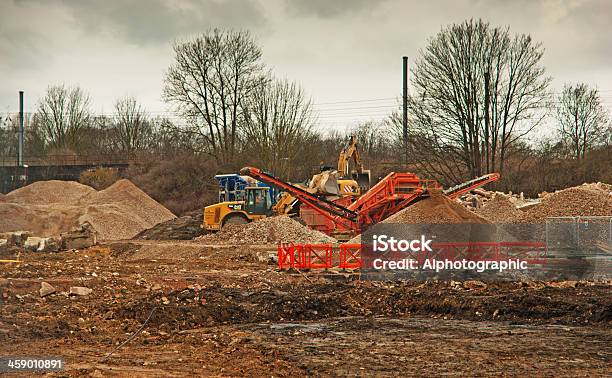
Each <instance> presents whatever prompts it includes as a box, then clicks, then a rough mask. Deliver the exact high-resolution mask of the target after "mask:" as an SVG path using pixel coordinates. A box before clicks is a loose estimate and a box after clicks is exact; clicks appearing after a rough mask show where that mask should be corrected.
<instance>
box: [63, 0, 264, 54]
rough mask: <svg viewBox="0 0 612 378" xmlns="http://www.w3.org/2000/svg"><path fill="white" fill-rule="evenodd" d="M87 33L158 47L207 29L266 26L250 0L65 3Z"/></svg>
mask: <svg viewBox="0 0 612 378" xmlns="http://www.w3.org/2000/svg"><path fill="white" fill-rule="evenodd" d="M65 5H66V6H67V7H68V8H69V9H70V11H71V12H72V13H73V15H74V18H75V21H76V22H77V24H78V25H79V26H80V27H81V28H83V29H84V30H85V31H86V32H89V33H91V34H94V35H95V34H97V33H100V32H108V33H111V34H116V35H118V36H119V37H122V38H125V39H126V40H127V41H128V42H130V43H133V44H137V45H148V44H157V43H163V42H167V41H171V40H173V39H175V38H177V37H182V36H185V35H191V34H196V33H201V32H204V31H206V30H208V29H210V28H215V27H221V28H233V29H254V28H258V27H262V26H263V25H264V24H265V17H264V13H263V10H262V9H261V7H260V6H259V4H257V3H255V2H254V1H252V0H235V1H232V2H231V3H227V2H223V1H218V0H189V1H171V0H128V1H94V0H88V1H66V2H65Z"/></svg>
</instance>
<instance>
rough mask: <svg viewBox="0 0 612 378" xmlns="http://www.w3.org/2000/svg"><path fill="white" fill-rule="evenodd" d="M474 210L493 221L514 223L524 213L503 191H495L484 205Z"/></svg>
mask: <svg viewBox="0 0 612 378" xmlns="http://www.w3.org/2000/svg"><path fill="white" fill-rule="evenodd" d="M474 212H475V213H476V214H478V215H479V216H481V217H483V218H485V219H486V220H488V221H489V222H492V223H512V222H513V221H514V220H515V219H520V218H521V217H522V216H523V214H524V213H523V211H521V210H519V209H517V207H516V206H515V205H514V204H513V203H512V202H510V200H509V199H508V197H506V196H505V195H503V194H501V193H495V194H494V195H493V197H492V198H491V199H490V200H489V201H487V202H486V203H485V204H484V206H483V207H481V208H479V209H475V210H474Z"/></svg>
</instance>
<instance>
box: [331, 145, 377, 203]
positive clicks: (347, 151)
mask: <svg viewBox="0 0 612 378" xmlns="http://www.w3.org/2000/svg"><path fill="white" fill-rule="evenodd" d="M351 158H353V161H354V163H355V164H354V165H355V167H354V168H353V169H352V170H350V171H349V161H350V160H351ZM338 174H339V175H340V178H339V181H340V180H350V179H352V180H355V181H356V183H357V185H358V186H359V189H360V192H361V193H365V192H367V191H368V190H369V189H370V185H371V174H370V170H368V169H364V168H363V162H362V161H361V157H360V156H359V150H358V149H357V138H356V137H355V136H354V135H351V136H350V138H349V140H348V142H347V144H346V146H345V147H344V149H343V150H342V151H341V152H340V156H339V157H338Z"/></svg>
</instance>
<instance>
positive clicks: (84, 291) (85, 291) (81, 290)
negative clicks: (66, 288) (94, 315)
mask: <svg viewBox="0 0 612 378" xmlns="http://www.w3.org/2000/svg"><path fill="white" fill-rule="evenodd" d="M92 292H93V290H92V289H90V288H88V287H83V286H72V287H71V288H70V292H69V294H70V295H79V296H85V295H89V294H91V293H92Z"/></svg>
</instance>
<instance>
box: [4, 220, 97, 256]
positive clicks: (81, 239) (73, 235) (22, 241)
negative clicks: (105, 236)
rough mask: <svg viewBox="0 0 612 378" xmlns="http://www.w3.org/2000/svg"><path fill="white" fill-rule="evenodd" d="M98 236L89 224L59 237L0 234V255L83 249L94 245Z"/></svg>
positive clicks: (26, 232) (26, 233)
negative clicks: (23, 251)
mask: <svg viewBox="0 0 612 378" xmlns="http://www.w3.org/2000/svg"><path fill="white" fill-rule="evenodd" d="M97 243H98V235H97V233H96V231H95V230H94V228H93V227H92V226H91V224H89V223H87V222H85V223H83V224H81V225H80V226H79V227H78V228H75V229H73V230H71V231H68V232H64V233H62V234H61V235H59V236H51V237H40V236H34V235H32V233H31V232H29V231H14V232H5V233H2V234H0V253H2V254H6V253H8V254H11V253H17V252H20V251H22V250H25V251H31V252H57V251H64V250H72V249H84V248H88V247H91V246H93V245H96V244H97Z"/></svg>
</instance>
